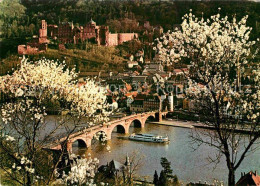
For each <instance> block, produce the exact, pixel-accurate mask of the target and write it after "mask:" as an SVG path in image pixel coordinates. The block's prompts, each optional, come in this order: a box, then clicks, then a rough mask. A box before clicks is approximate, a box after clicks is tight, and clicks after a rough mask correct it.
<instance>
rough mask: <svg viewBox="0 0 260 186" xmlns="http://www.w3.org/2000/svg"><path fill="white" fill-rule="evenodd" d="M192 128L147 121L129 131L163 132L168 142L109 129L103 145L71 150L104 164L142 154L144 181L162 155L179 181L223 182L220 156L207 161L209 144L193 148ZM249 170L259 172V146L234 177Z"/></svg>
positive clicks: (139, 172)
mask: <svg viewBox="0 0 260 186" xmlns="http://www.w3.org/2000/svg"><path fill="white" fill-rule="evenodd" d="M194 130H195V129H189V128H179V127H171V126H164V125H156V124H151V123H147V124H146V126H145V128H143V129H140V128H134V127H130V133H132V132H136V133H138V132H142V133H152V134H160V135H165V134H167V135H168V136H169V139H170V143H169V144H158V143H147V142H137V141H129V140H124V139H118V138H117V136H124V134H120V133H116V132H113V134H112V139H111V140H109V141H107V143H106V144H101V143H99V142H96V143H94V144H92V146H91V148H88V149H86V148H78V147H77V144H74V145H73V152H74V153H76V154H80V155H82V154H86V155H87V154H88V153H91V155H92V157H96V158H98V159H99V160H100V165H103V164H107V162H110V161H111V160H113V159H114V160H116V161H119V162H122V163H124V161H125V157H126V155H127V154H129V156H131V155H132V154H138V156H139V157H142V164H141V165H140V167H139V169H138V170H137V175H140V176H142V177H146V179H147V180H152V178H153V174H154V171H155V170H157V172H158V173H159V172H160V171H161V165H160V158H161V157H166V158H167V159H168V160H169V161H170V162H171V167H172V169H173V173H174V174H176V175H177V176H178V178H179V180H181V181H182V182H183V183H188V182H198V181H202V182H204V181H207V182H208V183H213V181H214V179H217V180H219V181H223V182H224V183H227V175H228V171H227V168H226V162H225V159H224V157H222V158H221V159H220V162H219V163H218V164H217V165H216V164H214V163H209V161H208V157H209V156H211V157H214V155H215V154H216V152H217V150H216V149H214V148H213V147H209V146H207V145H202V146H200V147H199V148H197V150H195V151H194V148H196V145H194V144H193V143H192V142H191V138H190V135H191V132H194ZM196 130H198V129H196ZM108 146H109V147H110V150H108V148H107V147H108ZM250 170H252V171H257V172H258V173H260V149H258V150H256V151H254V152H253V153H250V155H249V156H248V157H246V159H245V160H244V161H243V162H242V164H241V165H240V168H239V169H238V170H237V172H236V180H238V179H239V178H240V174H241V172H249V171H250Z"/></svg>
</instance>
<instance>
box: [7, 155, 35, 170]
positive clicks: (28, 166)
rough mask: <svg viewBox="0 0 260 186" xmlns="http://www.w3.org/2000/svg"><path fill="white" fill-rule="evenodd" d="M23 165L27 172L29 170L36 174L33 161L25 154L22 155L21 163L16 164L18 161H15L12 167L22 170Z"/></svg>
mask: <svg viewBox="0 0 260 186" xmlns="http://www.w3.org/2000/svg"><path fill="white" fill-rule="evenodd" d="M17 158H19V157H17ZM22 166H23V167H24V170H25V171H26V172H29V173H30V174H34V172H35V169H34V168H33V167H32V162H31V161H30V160H29V159H27V158H26V157H24V156H22V157H21V158H20V165H16V163H14V164H13V165H12V168H13V169H14V170H17V171H20V170H21V168H22Z"/></svg>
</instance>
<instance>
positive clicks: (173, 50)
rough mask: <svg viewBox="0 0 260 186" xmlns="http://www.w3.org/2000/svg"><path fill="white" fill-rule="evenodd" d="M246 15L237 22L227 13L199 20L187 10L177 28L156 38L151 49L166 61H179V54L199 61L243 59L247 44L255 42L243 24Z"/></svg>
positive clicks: (248, 28) (244, 61)
mask: <svg viewBox="0 0 260 186" xmlns="http://www.w3.org/2000/svg"><path fill="white" fill-rule="evenodd" d="M247 18H248V16H245V17H244V18H242V19H241V21H239V22H237V21H236V18H235V17H234V19H233V21H232V22H229V21H228V17H227V16H226V17H224V18H220V15H219V14H217V15H214V16H211V19H207V20H204V19H203V17H202V18H201V19H200V20H199V19H198V18H197V17H195V15H193V14H192V12H190V13H189V14H186V15H184V17H183V22H182V24H181V30H176V31H174V32H170V31H169V32H168V33H166V34H164V35H163V36H162V37H161V38H158V39H156V40H155V45H156V47H154V49H155V50H156V51H157V52H158V54H159V57H160V59H161V60H162V61H163V62H166V63H167V64H172V63H173V62H179V61H180V60H181V59H182V58H189V60H190V61H191V62H192V61H193V60H194V58H195V57H196V56H199V57H200V59H201V60H200V61H201V62H202V63H208V62H209V61H210V62H211V63H219V62H220V63H224V62H229V63H233V64H234V65H235V64H236V62H237V59H238V58H240V61H243V63H247V60H246V57H247V56H248V55H250V47H251V46H252V45H254V44H255V41H249V34H250V31H251V30H252V28H250V27H247V26H246V21H247ZM230 55H232V58H231V57H230ZM225 59H228V61H226V60H225ZM201 65H203V64H201ZM205 71H206V69H205Z"/></svg>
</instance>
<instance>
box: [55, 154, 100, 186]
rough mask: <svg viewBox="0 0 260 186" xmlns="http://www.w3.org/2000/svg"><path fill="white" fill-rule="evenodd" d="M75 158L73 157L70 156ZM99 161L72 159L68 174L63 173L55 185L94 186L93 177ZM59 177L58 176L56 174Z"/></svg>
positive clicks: (95, 159) (89, 158)
mask: <svg viewBox="0 0 260 186" xmlns="http://www.w3.org/2000/svg"><path fill="white" fill-rule="evenodd" d="M71 156H75V155H73V154H72V155H71ZM75 157H76V156H75ZM98 163H99V160H98V159H97V158H94V159H92V158H91V157H90V156H89V157H88V158H81V159H79V158H74V160H73V163H72V164H71V170H70V171H69V173H68V174H65V172H63V174H62V178H60V179H57V181H56V182H57V183H63V184H69V185H82V184H84V185H89V186H95V185H96V184H94V179H93V178H94V176H95V172H96V169H97V165H98ZM56 176H59V174H56Z"/></svg>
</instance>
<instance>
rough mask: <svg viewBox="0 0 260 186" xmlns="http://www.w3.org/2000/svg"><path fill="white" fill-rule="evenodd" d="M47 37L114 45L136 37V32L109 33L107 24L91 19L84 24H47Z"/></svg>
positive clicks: (63, 41) (65, 41) (64, 41)
mask: <svg viewBox="0 0 260 186" xmlns="http://www.w3.org/2000/svg"><path fill="white" fill-rule="evenodd" d="M48 29H49V30H50V32H49V37H52V38H53V39H58V40H59V41H60V42H61V43H64V44H65V43H74V44H77V43H80V42H84V41H86V40H91V39H92V40H93V41H95V42H96V43H97V44H98V45H104V46H116V45H120V44H122V43H123V42H126V41H130V40H132V39H135V38H138V34H137V33H110V32H109V27H108V26H98V25H96V22H94V21H93V20H92V19H91V21H90V22H88V23H87V24H86V25H85V26H77V27H75V26H74V25H73V22H63V23H60V24H59V26H57V25H49V26H48Z"/></svg>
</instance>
